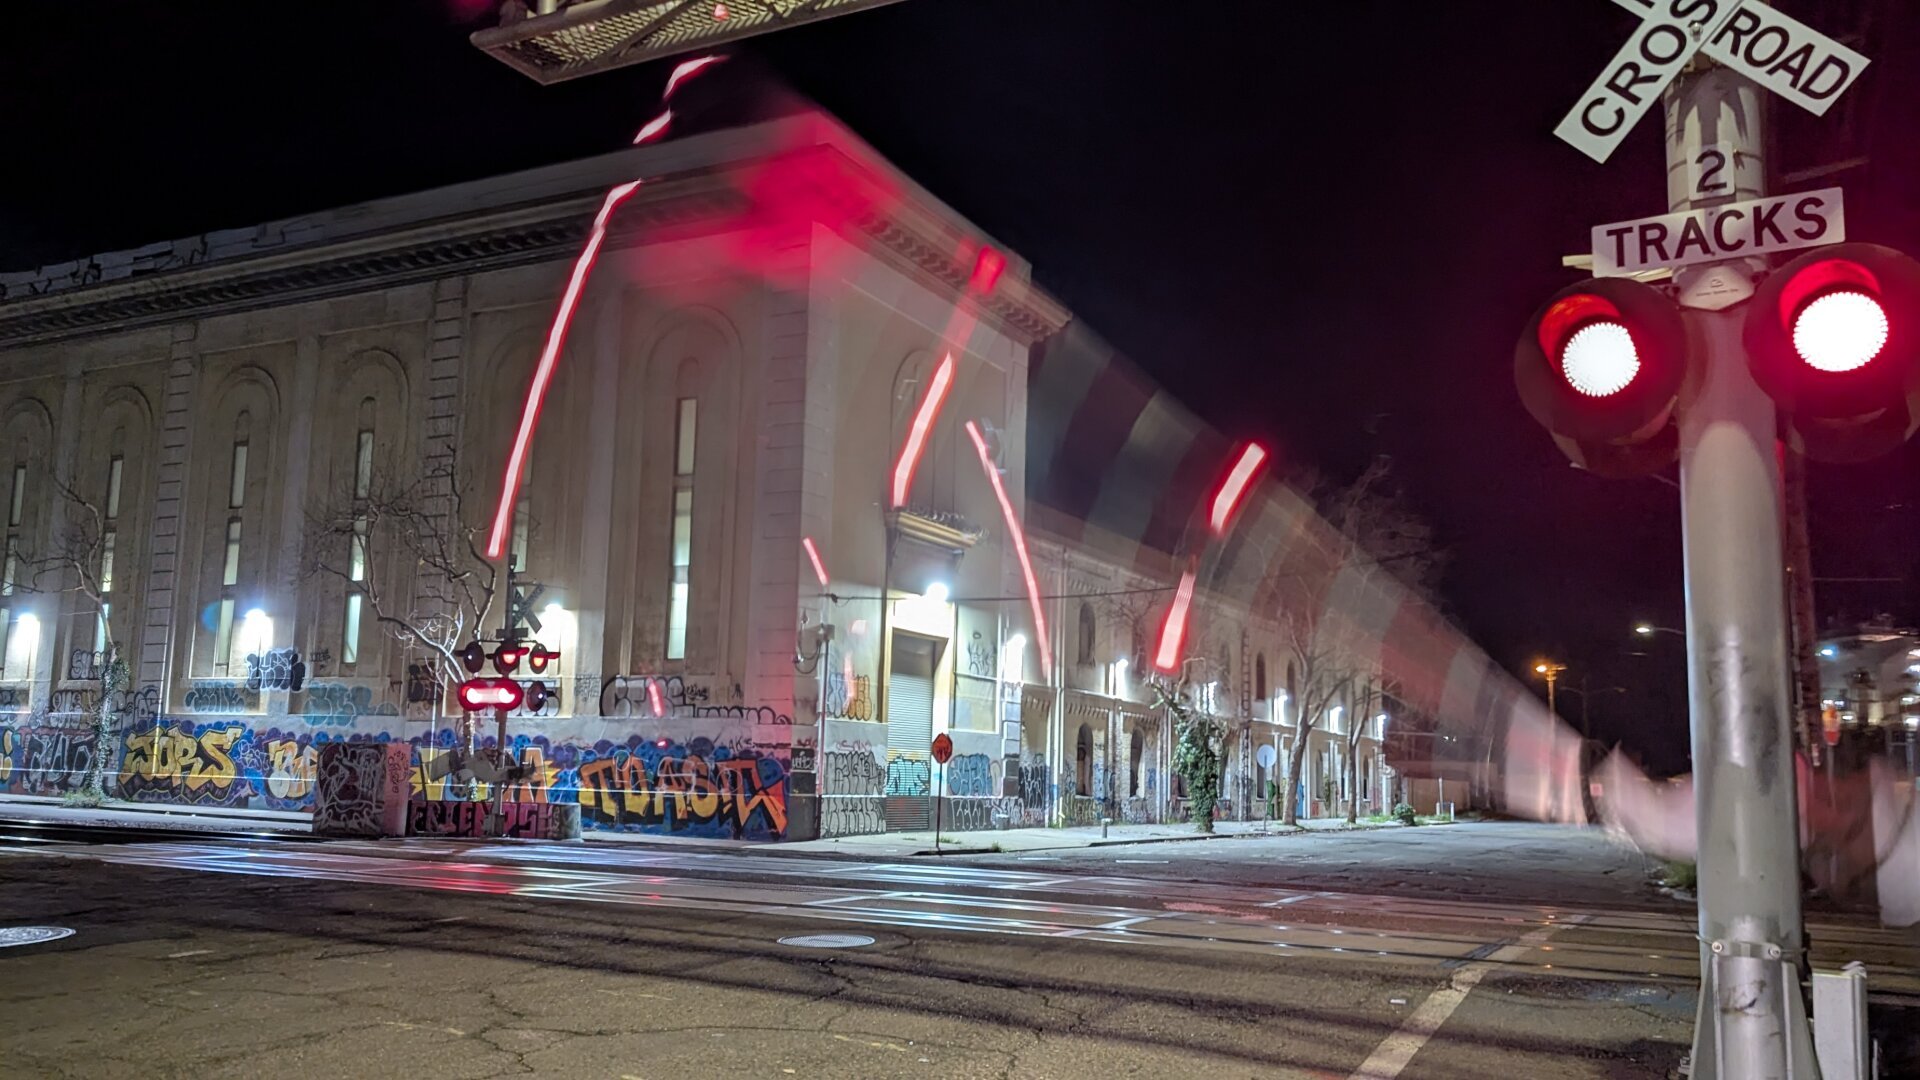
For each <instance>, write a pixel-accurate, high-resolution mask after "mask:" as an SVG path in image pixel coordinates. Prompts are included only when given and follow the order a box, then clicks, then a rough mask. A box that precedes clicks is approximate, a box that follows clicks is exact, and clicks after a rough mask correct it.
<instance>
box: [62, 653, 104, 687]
mask: <svg viewBox="0 0 1920 1080" xmlns="http://www.w3.org/2000/svg"><path fill="white" fill-rule="evenodd" d="M106 670H107V654H106V653H105V652H95V651H93V650H92V649H75V650H73V652H72V653H71V654H69V655H68V656H67V678H69V679H81V680H87V679H98V678H99V677H100V676H101V675H102V674H104V673H105V672H106Z"/></svg>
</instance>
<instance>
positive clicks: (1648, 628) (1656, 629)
mask: <svg viewBox="0 0 1920 1080" xmlns="http://www.w3.org/2000/svg"><path fill="white" fill-rule="evenodd" d="M1633 632H1634V633H1636V634H1639V635H1640V636H1641V637H1652V636H1653V635H1655V634H1672V635H1673V636H1674V637H1677V638H1683V637H1686V636H1687V635H1686V631H1684V630H1675V629H1674V628H1672V627H1670V626H1655V625H1653V624H1652V623H1640V624H1638V625H1636V626H1635V627H1634V628H1633Z"/></svg>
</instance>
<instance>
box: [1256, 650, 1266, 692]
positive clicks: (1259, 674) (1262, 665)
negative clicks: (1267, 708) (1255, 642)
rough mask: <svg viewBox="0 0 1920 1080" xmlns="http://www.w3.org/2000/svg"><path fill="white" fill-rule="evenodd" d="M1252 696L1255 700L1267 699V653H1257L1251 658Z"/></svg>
mask: <svg viewBox="0 0 1920 1080" xmlns="http://www.w3.org/2000/svg"><path fill="white" fill-rule="evenodd" d="M1253 696H1254V698H1255V700H1258V701H1265V700H1267V654H1266V653H1259V654H1256V655H1255V656H1254V658H1253Z"/></svg>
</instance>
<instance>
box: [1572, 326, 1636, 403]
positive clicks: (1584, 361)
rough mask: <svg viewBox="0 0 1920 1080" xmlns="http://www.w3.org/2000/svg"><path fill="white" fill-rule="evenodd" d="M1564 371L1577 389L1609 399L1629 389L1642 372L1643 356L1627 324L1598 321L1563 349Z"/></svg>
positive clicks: (1579, 331)
mask: <svg viewBox="0 0 1920 1080" xmlns="http://www.w3.org/2000/svg"><path fill="white" fill-rule="evenodd" d="M1560 371H1561V373H1562V374H1563V375H1565V376H1566V378H1567V384H1568V385H1570V386H1572V387H1573V388H1574V389H1575V390H1578V391H1579V392H1581V393H1583V394H1585V395H1587V396H1588V397H1607V396H1609V395H1612V394H1617V393H1619V392H1620V391H1622V390H1625V389H1626V388H1627V386H1628V385H1629V384H1630V383H1632V382H1633V377H1634V376H1635V375H1638V374H1639V373H1640V354H1639V352H1638V351H1636V350H1635V349H1634V347H1633V335H1632V333H1630V332H1629V331H1628V330H1627V328H1626V325H1625V324H1624V323H1620V322H1616V321H1614V320H1612V319H1596V320H1594V321H1593V322H1590V323H1587V324H1586V325H1585V326H1582V327H1581V328H1580V329H1578V330H1575V331H1574V332H1573V334H1572V336H1570V337H1568V338H1567V340H1566V342H1565V343H1564V344H1562V345H1561V346H1560Z"/></svg>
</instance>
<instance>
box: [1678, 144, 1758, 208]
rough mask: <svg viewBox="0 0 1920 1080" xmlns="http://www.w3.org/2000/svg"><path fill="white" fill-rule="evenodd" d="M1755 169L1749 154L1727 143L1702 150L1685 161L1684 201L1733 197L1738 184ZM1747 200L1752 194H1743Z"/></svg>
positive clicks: (1736, 193) (1737, 193) (1737, 191)
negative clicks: (1685, 182) (1685, 187)
mask: <svg viewBox="0 0 1920 1080" xmlns="http://www.w3.org/2000/svg"><path fill="white" fill-rule="evenodd" d="M1754 165H1755V161H1754V158H1753V156H1752V155H1751V154H1748V153H1745V152H1743V151H1742V150H1740V149H1739V148H1738V147H1736V146H1735V145H1734V144H1733V143H1730V142H1721V143H1714V144H1713V145H1712V146H1708V147H1703V148H1701V150H1700V151H1699V152H1698V153H1696V154H1694V155H1693V157H1691V158H1689V159H1687V197H1688V198H1691V199H1714V198H1730V197H1737V196H1738V195H1739V194H1740V191H1739V187H1740V181H1741V179H1742V178H1743V177H1745V176H1746V175H1748V174H1749V172H1750V171H1751V170H1752V169H1753V167H1754ZM1747 194H1748V195H1749V196H1751V195H1752V194H1754V193H1753V192H1748V193H1747Z"/></svg>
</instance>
